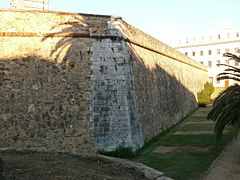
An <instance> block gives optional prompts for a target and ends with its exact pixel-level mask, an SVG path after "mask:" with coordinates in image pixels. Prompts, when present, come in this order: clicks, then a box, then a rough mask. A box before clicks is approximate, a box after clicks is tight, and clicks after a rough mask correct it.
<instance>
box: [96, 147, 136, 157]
mask: <svg viewBox="0 0 240 180" xmlns="http://www.w3.org/2000/svg"><path fill="white" fill-rule="evenodd" d="M98 153H99V154H102V155H106V156H112V157H118V158H133V157H135V156H137V152H134V151H133V150H132V148H130V147H124V146H119V147H118V148H116V149H115V150H114V151H104V150H100V151H98Z"/></svg>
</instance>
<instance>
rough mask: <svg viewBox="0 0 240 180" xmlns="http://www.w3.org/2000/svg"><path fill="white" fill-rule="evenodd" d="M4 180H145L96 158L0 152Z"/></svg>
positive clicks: (140, 176)
mask: <svg viewBox="0 0 240 180" xmlns="http://www.w3.org/2000/svg"><path fill="white" fill-rule="evenodd" d="M0 158H1V159H2V160H3V179H5V180H13V179H14V180H42V179H43V180H48V179H51V180H53V179H54V180H70V179H71V180H75V179H80V180H81V179H83V180H95V179H96V180H113V179H114V180H132V179H133V180H134V179H136V180H145V179H147V178H145V177H144V176H143V174H141V173H139V172H138V171H136V170H135V169H134V168H128V167H124V166H122V165H120V164H116V163H113V162H111V161H108V160H103V159H101V158H100V159H99V158H97V157H88V158H86V157H79V156H74V155H67V154H50V153H19V152H0Z"/></svg>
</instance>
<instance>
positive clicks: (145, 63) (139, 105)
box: [0, 9, 207, 153]
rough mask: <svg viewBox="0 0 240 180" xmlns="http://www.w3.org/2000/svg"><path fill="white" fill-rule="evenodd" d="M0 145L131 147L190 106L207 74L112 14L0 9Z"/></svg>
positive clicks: (63, 148) (88, 148)
mask: <svg viewBox="0 0 240 180" xmlns="http://www.w3.org/2000/svg"><path fill="white" fill-rule="evenodd" d="M0 18H1V19H2V20H3V21H2V22H1V25H0V42H1V43H0V97H1V101H0V128H1V132H2V133H1V135H0V148H23V149H25V148H26V149H43V150H50V151H64V152H80V153H89V152H90V153H94V152H95V150H96V149H104V150H114V149H115V148H117V147H119V146H127V147H132V148H133V149H138V148H140V147H141V146H142V145H143V144H144V141H145V142H146V141H148V140H149V139H151V138H152V137H154V136H155V135H157V134H158V133H160V132H161V131H162V130H163V129H165V128H166V127H168V126H170V125H172V124H174V123H176V122H177V121H178V120H180V119H181V118H182V117H184V116H185V115H186V114H187V113H189V112H190V111H192V110H193V109H194V108H195V107H196V93H197V92H198V91H200V90H201V88H202V87H203V84H204V82H205V81H206V80H207V71H206V69H205V68H204V67H203V66H202V65H201V64H198V63H197V62H195V61H193V60H192V59H189V58H187V57H186V56H184V55H183V54H181V53H179V52H178V51H176V50H174V49H172V48H170V47H169V46H167V45H165V44H163V43H161V42H159V41H157V40H156V39H154V38H152V37H150V36H149V35H147V34H145V33H143V32H142V31H140V30H138V29H136V28H134V27H133V26H131V25H129V24H127V23H126V22H124V21H122V19H121V18H119V17H111V16H102V15H90V14H78V13H64V12H49V11H21V10H15V11H14V10H4V9H2V10H0Z"/></svg>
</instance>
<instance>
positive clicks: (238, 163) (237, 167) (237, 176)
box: [202, 137, 240, 180]
mask: <svg viewBox="0 0 240 180" xmlns="http://www.w3.org/2000/svg"><path fill="white" fill-rule="evenodd" d="M239 138H240V137H238V141H235V139H234V140H233V141H232V142H231V143H230V144H229V145H228V146H226V148H225V149H224V151H223V152H222V153H221V154H220V155H219V157H218V158H217V159H216V160H215V162H214V163H213V164H212V166H211V167H210V169H209V172H208V174H206V175H205V176H203V178H202V180H240V139H239Z"/></svg>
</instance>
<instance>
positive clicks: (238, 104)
mask: <svg viewBox="0 0 240 180" xmlns="http://www.w3.org/2000/svg"><path fill="white" fill-rule="evenodd" d="M239 117H240V86H239V85H234V86H230V87H229V88H227V89H226V90H224V91H223V92H222V93H221V94H220V95H219V96H218V97H217V98H216V99H215V100H214V102H213V108H212V110H211V111H210V113H209V114H208V116H207V119H209V120H212V121H214V122H215V127H214V133H215V134H216V136H217V138H219V139H220V138H221V136H222V133H223V130H224V128H225V126H226V125H228V124H230V125H237V128H238V130H239V128H240V118H239Z"/></svg>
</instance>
